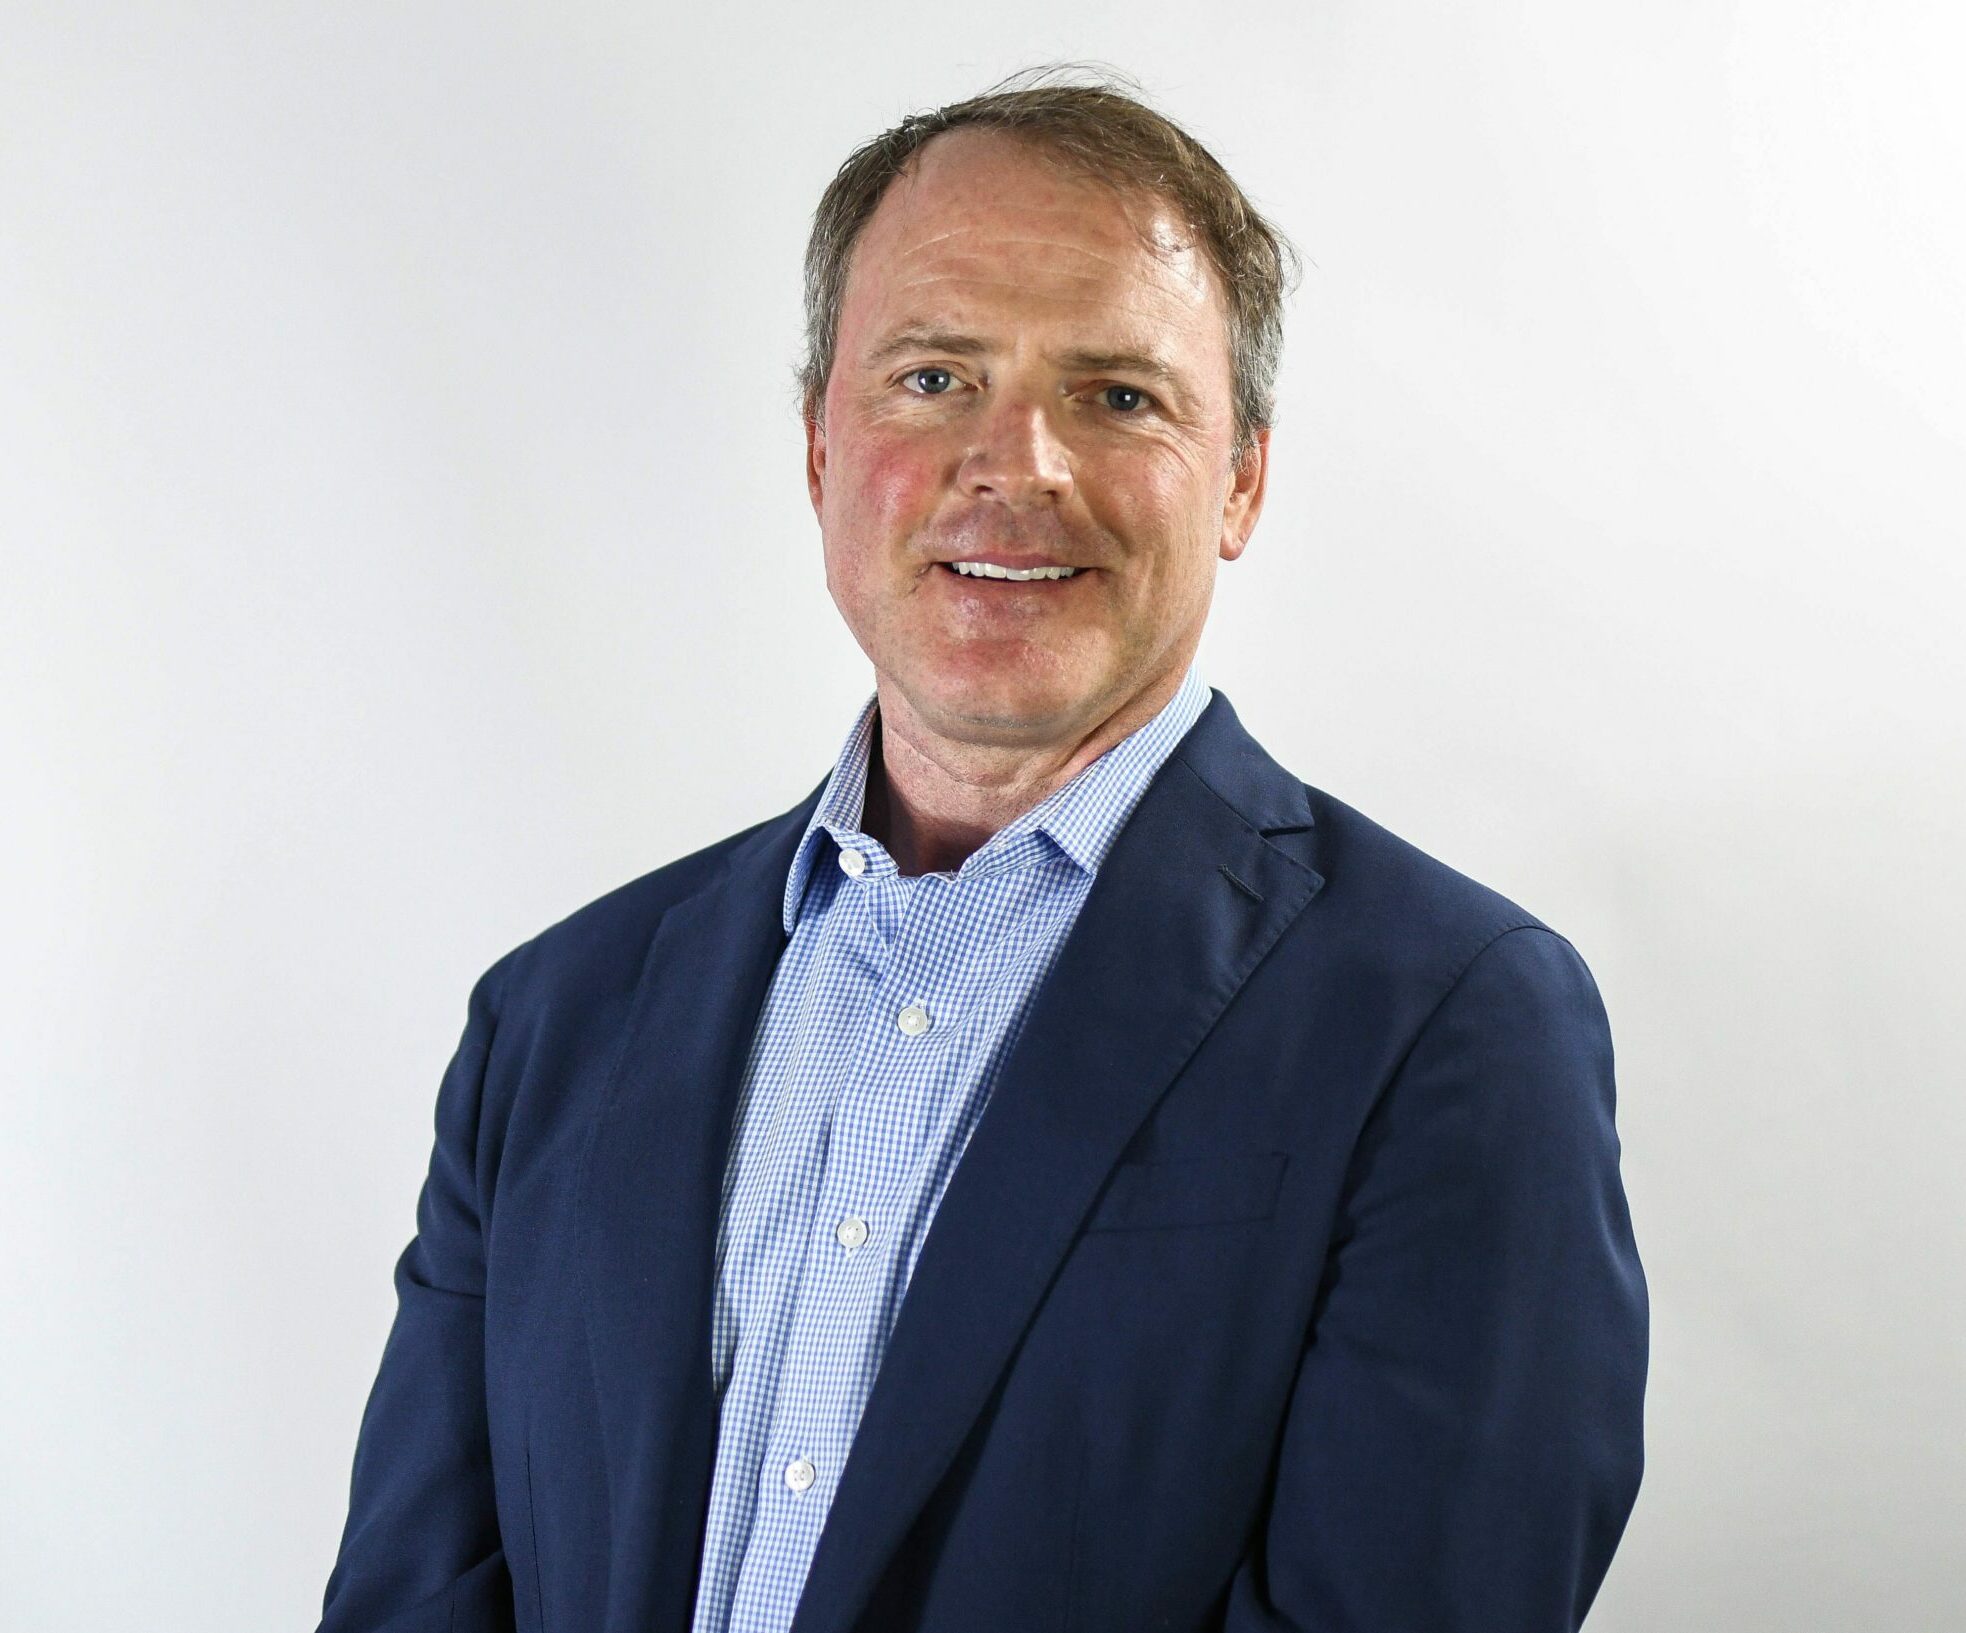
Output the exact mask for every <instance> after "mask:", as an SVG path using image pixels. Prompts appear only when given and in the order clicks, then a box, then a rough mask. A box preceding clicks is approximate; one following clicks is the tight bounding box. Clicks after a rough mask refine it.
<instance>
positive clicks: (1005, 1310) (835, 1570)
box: [676, 692, 1324, 1633]
mask: <svg viewBox="0 0 1966 1633" xmlns="http://www.w3.org/2000/svg"><path fill="white" fill-rule="evenodd" d="M1311 825H1312V818H1311V812H1310V806H1309V801H1308V798H1307V796H1306V794H1305V791H1304V787H1303V785H1302V784H1301V783H1299V782H1298V781H1296V779H1294V778H1292V777H1290V776H1289V775H1288V774H1287V773H1286V772H1284V771H1283V770H1282V769H1281V768H1280V767H1279V766H1277V765H1276V763H1275V762H1274V761H1273V760H1271V759H1270V758H1269V756H1268V755H1267V754H1265V753H1264V752H1263V750H1262V749H1261V748H1260V747H1259V746H1258V745H1257V744H1256V742H1255V740H1254V739H1253V738H1251V737H1250V736H1249V734H1248V733H1247V732H1245V731H1244V730H1243V729H1242V726H1241V725H1240V723H1239V722H1238V721H1237V719H1236V716H1235V711H1234V710H1233V709H1231V708H1230V707H1229V704H1228V700H1227V699H1226V698H1224V697H1223V696H1222V695H1221V694H1220V693H1219V692H1218V693H1216V694H1215V697H1214V699H1213V701H1212V702H1211V703H1210V705H1209V707H1208V708H1207V709H1206V710H1205V711H1204V712H1203V714H1202V716H1201V718H1200V719H1199V720H1198V721H1197V722H1196V723H1195V726H1194V728H1193V729H1192V730H1191V731H1190V732H1189V733H1188V735H1187V737H1186V738H1184V739H1183V740H1182V743H1181V744H1180V746H1179V747H1178V748H1177V749H1176V750H1175V752H1174V754H1173V755H1172V756H1171V757H1170V758H1169V759H1168V761H1167V763H1166V764H1165V765H1163V766H1162V768H1161V770H1160V772H1159V773H1158V774H1157V775H1156V777H1155V778H1154V780H1153V782H1152V783H1151V784H1150V785H1149V787H1148V790H1147V793H1146V794H1145V796H1144V797H1143V798H1142V800H1141V802H1140V804H1139V806H1138V807H1137V808H1136V809H1135V811H1134V813H1133V816H1132V818H1131V820H1130V821H1129V822H1128V823H1127V825H1126V826H1125V828H1123V829H1122V830H1121V832H1120V836H1119V838H1118V840H1117V841H1116V842H1115V844H1114V846H1113V848H1112V850H1111V851H1110V852H1109V853H1108V855H1107V857H1106V860H1105V862H1104V863H1103V865H1102V866H1101V867H1100V870H1099V875H1098V878H1097V879H1096V880H1095V881H1094V883H1093V887H1092V890H1091V893H1090V894H1089V895H1088V897H1087V899H1086V902H1085V906H1084V908H1083V909H1082V910H1081V913H1080V916H1079V919H1078V922H1077V923H1076V924H1075V925H1074V926H1073V929H1072V932H1071V934H1070V936H1069V937H1068V938H1067V940H1066V943H1065V946H1064V947H1063V949H1062V950H1061V952H1060V953H1059V956H1058V960H1057V962H1056V964H1054V966H1053V968H1052V971H1051V973H1050V975H1049V977H1048V978H1047V980H1046V981H1045V984H1044V986H1043V987H1042V988H1041V989H1040V991H1039V992H1038V994H1037V995H1036V996H1035V998H1034V999H1033V1001H1032V1009H1031V1013H1030V1016H1029V1019H1028V1022H1027V1024H1026V1027H1025V1030H1024V1032H1023V1034H1022V1036H1021V1037H1020V1038H1019V1040H1018V1042H1017V1044H1016V1045H1015V1047H1014V1048H1013V1050H1012V1052H1011V1054H1010V1056H1009V1057H1008V1058H1007V1059H1006V1060H1005V1062H1004V1066H1003V1069H1002V1072H1001V1075H1000V1076H999V1078H998V1080H997V1083H996V1086H995V1087H994V1089H993V1090H992V1091H991V1097H990V1103H989V1105H988V1107H987V1108H986V1109H985V1111H984V1114H983V1117H982V1119H981V1121H980V1122H979V1123H978V1124H977V1128H976V1132H975V1134H974V1135H973V1136H972V1138H971V1140H970V1143H969V1147H968V1149H967V1150H966V1151H965V1153H964V1155H963V1159H962V1161H961V1162H960V1163H959V1164H958V1165H957V1168H956V1172H955V1174H954V1176H953V1177H952V1178H951V1180H950V1182H949V1187H948V1189H947V1191H946V1192H945V1193H944V1195H943V1200H942V1205H941V1208H940V1209H939V1211H938V1212H937V1214H936V1217H935V1222H934V1224H933V1225H932V1226H931V1227H930V1230H929V1234H928V1238H927V1240H926V1241H925V1242H924V1244H923V1246H922V1251H921V1254H920V1257H919V1258H918V1260H917V1261H916V1266H915V1273H914V1278H913V1280H912V1281H911V1282H910V1284H909V1288H908V1292H907V1295H906V1297H905V1298H904V1299H903V1300H902V1304H901V1311H900V1314H899V1316H898V1317H897V1319H896V1323H895V1328H894V1332H893V1334H892V1336H891V1338H890V1341H889V1344H888V1348H887V1352H886V1354H885V1356H884V1357H883V1360H882V1363H881V1370H880V1374H879V1377H878V1378H877V1380H876V1382H875V1387H874V1391H873V1394H872V1396H871V1397H870V1399H869V1401H868V1404H867V1408H866V1411H865V1413H864V1414H863V1416H862V1418H861V1421H860V1426H859V1429H858V1431H857V1433H856V1435H855V1438H854V1444H853V1450H852V1452H851V1454H850V1455H849V1457H848V1459H847V1465H846V1468H845V1470H844V1471H843V1473H842V1475H841V1482H840V1487H839V1490H838V1491H837V1492H836V1494H835V1496H834V1499H833V1506H832V1509H831V1511H830V1512H829V1514H828V1516H827V1523H826V1527H825V1530H824V1532H823V1533H822V1535H821V1537H820V1540H819V1547H818V1551H817V1553H816V1554H815V1555H814V1558H813V1563H812V1568H811V1571H810V1573H809V1574H808V1576H807V1578H806V1585H805V1592H804V1596H803V1598H802V1599H801V1601H800V1606H799V1612H798V1615H797V1617H796V1619H795V1620H794V1622H793V1633H847V1630H848V1629H850V1628H851V1627H852V1626H853V1624H854V1621H855V1619H856V1618H857V1617H858V1616H859V1614H860V1612H861V1609H862V1607H863V1606H864V1605H865V1603H866V1601H867V1598H868V1596H869V1594H870V1592H871V1591H872V1589H873V1586H874V1583H875V1582H876V1580H877V1579H878V1577H879V1575H880V1572H881V1570H882V1569H883V1567H884V1566H885V1565H886V1563H887V1562H888V1560H889V1559H890V1558H891V1556H892V1555H893V1553H894V1550H895V1549H896V1548H897V1547H898V1546H899V1544H900V1542H901V1541H902V1539H903V1537H904V1536H905V1535H906V1532H907V1529H908V1527H909V1525H910V1523H911V1522H912V1521H913V1520H914V1518H915V1516H916V1515H917V1514H918V1513H919V1512H920V1510H921V1508H922V1505H923V1504H924V1503H925V1502H926V1500H927V1499H928V1496H929V1494H930V1493H931V1492H932V1491H933V1490H934V1488H935V1485H936V1484H937V1482H938V1481H939V1480H940V1479H941V1478H942V1476H943V1474H944V1473H945V1472H946V1471H947V1469H948V1467H949V1465H950V1463H951V1462H952V1461H953V1460H954V1457H955V1455H956V1452H957V1451H958V1449H959V1448H960V1446H961V1443H962V1441H963V1439H964V1438H965V1436H966V1435H967V1434H968V1432H969V1430H970V1429H971V1427H972V1426H973V1425H974V1423H975V1421H976V1419H977V1416H978V1414H979V1413H980V1412H981V1410H982V1407H983V1405H984V1403H985V1401H986V1400H987V1399H988V1397H989V1395H990V1393H991V1390H992V1389H993V1388H994V1386H995V1384H996V1382H997V1380H998V1378H999V1376H1000V1375H1001V1373H1002V1371H1003V1368H1004V1366H1005V1364H1006V1362H1007V1361H1008V1359H1009V1356H1010V1355H1011V1352H1012V1351H1013V1349H1014V1348H1015V1346H1016V1344H1017V1341H1018V1339H1019V1337H1020V1336H1021V1334H1022V1333H1023V1331H1024V1328H1025V1327H1026V1326H1027V1325H1028V1323H1029V1322H1030V1320H1031V1318H1032V1316H1033V1315H1034V1314H1035V1312H1036V1309H1037V1306H1038V1302H1039V1300H1040V1299H1041V1297H1042V1296H1043V1293H1044V1289H1045V1288H1046V1286H1047V1285H1048V1284H1049V1283H1050V1281H1051V1279H1052V1276H1053V1274H1054V1272H1055V1271H1056V1269H1057V1267H1058V1265H1059V1262H1060V1261H1061V1259H1062V1258H1063V1257H1064V1254H1065V1252H1066V1250H1067V1249H1068V1247H1069V1246H1070V1244H1071V1242H1072V1239H1073V1237H1074V1236H1075V1235H1076V1234H1077V1231H1078V1228H1079V1225H1080V1223H1081V1221H1082V1220H1083V1218H1084V1216H1085V1214H1086V1212H1087V1211H1088V1209H1089V1208H1090V1206H1091V1204H1092V1201H1093V1199H1094V1196H1095V1194H1096V1193H1097V1191H1098V1189H1099V1187H1100V1185H1101V1184H1102V1183H1103V1181H1104V1180H1105V1178H1106V1176H1107V1174H1108V1172H1109V1171H1110V1170H1111V1168H1112V1167H1113V1164H1114V1163H1115V1162H1116V1161H1117V1160H1118V1158H1119V1155H1120V1153H1121V1151H1122V1150H1123V1149H1124V1148H1125V1146H1126V1144H1127V1141H1128V1140H1129V1139H1130V1138H1131V1137H1132V1136H1133V1134H1134V1133H1135V1132H1136V1130H1138V1128H1139V1127H1140V1125H1141V1124H1142V1123H1143V1122H1144V1121H1145V1120H1146V1117H1147V1115H1148V1113H1149V1112H1150V1111H1151V1110H1152V1109H1153V1106H1154V1104H1155V1102H1156V1101H1157V1100H1158V1099H1159V1098H1160V1096H1161V1095H1162V1094H1163V1093H1164V1092H1165V1090H1166V1089H1167V1087H1168V1086H1169V1084H1170V1083H1171V1082H1172V1081H1173V1079H1174V1077H1175V1075H1176V1074H1177V1073H1178V1072H1179V1071H1180V1070H1181V1068H1182V1066H1183V1065H1184V1064H1185V1063H1186V1062H1187V1060H1188V1058H1189V1056H1190V1055H1192V1054H1193V1053H1194V1051H1195V1049H1196V1048H1197V1046H1198V1045H1199V1044H1200V1043H1201V1041H1202V1039H1203V1038H1204V1037H1205V1036H1207V1034H1208V1032H1209V1030H1210V1028H1211V1027H1212V1026H1213V1025H1214V1024H1215V1021H1216V1019H1217V1017H1218V1016H1220V1014H1221V1013H1222V1011H1223V1009H1224V1008H1225V1007H1226V1006H1227V1004H1228V1002H1229V1000H1230V999H1231V998H1233V997H1234V996H1235V994H1236V991H1237V989H1238V988H1240V987H1241V986H1242V984H1243V982H1244V981H1245V980H1247V979H1248V977H1249V975H1250V972H1251V971H1252V970H1254V969H1255V968H1256V966H1257V964H1258V963H1259V962H1260V961H1261V959H1262V958H1263V956H1264V955H1265V954H1266V953H1267V952H1268V951H1269V950H1270V948H1271V947H1272V946H1273V945H1275V943H1276V941H1277V939H1278V937H1280V936H1281V935H1282V934H1283V932H1284V931H1285V929H1287V928H1288V927H1289V925H1290V923H1291V922H1292V920H1294V919H1295V918H1296V917H1297V915H1298V914H1299V913H1300V912H1302V911H1303V909H1304V907H1305V905H1306V904H1307V903H1308V902H1309V901H1310V900H1311V898H1312V897H1313V896H1314V895H1315V894H1316V893H1317V891H1318V889H1319V888H1320V887H1321V886H1322V884H1323V882H1324V881H1323V879H1322V878H1321V877H1320V876H1319V875H1318V874H1317V873H1316V872H1314V871H1312V870H1311V869H1310V868H1309V867H1308V866H1307V865H1305V864H1304V863H1303V862H1300V861H1298V860H1296V859H1295V857H1294V856H1292V855H1291V854H1289V853H1288V852H1287V851H1286V849H1285V848H1284V847H1282V846H1279V845H1276V844H1273V843H1271V839H1270V837H1269V836H1272V835H1277V834H1282V833H1286V832H1301V831H1303V830H1306V829H1309V828H1310V827H1311ZM685 1019H686V1017H683V1016H680V1015H679V1016H677V1017H676V1020H677V1024H679V1025H680V1024H682V1023H683V1021H684V1020H685ZM698 1137H699V1138H701V1134H700V1132H699V1134H698Z"/></svg>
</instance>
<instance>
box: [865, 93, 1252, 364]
mask: <svg viewBox="0 0 1966 1633" xmlns="http://www.w3.org/2000/svg"><path fill="white" fill-rule="evenodd" d="M979 303H981V304H990V305H996V306H1003V305H1011V306H1015V307H1016V308H1018V309H1019V310H1020V312H1022V313H1023V314H1025V315H1030V316H1053V317H1072V318H1075V319H1077V320H1080V321H1097V320H1107V321H1112V322H1119V323H1121V324H1123V325H1125V326H1128V327H1133V328H1137V327H1140V326H1141V325H1143V324H1144V325H1145V326H1147V327H1150V328H1152V329H1155V330H1158V331H1161V335H1162V338H1163V339H1173V338H1177V337H1176V336H1174V335H1169V334H1167V333H1166V331H1167V329H1168V328H1170V327H1172V328H1174V329H1176V330H1185V329H1189V328H1193V329H1195V330H1196V331H1197V332H1198V333H1199V334H1204V335H1206V336H1208V337H1209V338H1212V339H1216V340H1218V341H1219V340H1220V339H1221V337H1222V334H1223V331H1222V328H1221V324H1222V321H1223V314H1224V311H1225V305H1224V302H1223V300H1222V296H1221V290H1220V286H1219V280H1218V279H1217V277H1216V275H1215V271H1214V268H1213V266H1212V265H1211V264H1210V262H1209V260H1208V257H1207V256H1206V254H1204V253H1203V251H1202V250H1201V248H1200V246H1199V245H1198V244H1197V243H1196V242H1195V239H1194V234H1193V233H1192V232H1191V231H1190V230H1189V229H1188V227H1187V225H1186V223H1185V222H1184V221H1183V220H1182V218H1181V216H1180V213H1179V211H1178V210H1177V209H1176V208H1175V206H1174V205H1173V204H1172V203H1171V202H1169V201H1168V200H1166V199H1164V198H1161V197H1159V196H1158V195H1155V194H1152V193H1148V192H1144V191H1139V190H1133V191H1121V190H1119V189H1116V188H1114V187H1112V186H1109V185H1107V184H1105V183H1103V182H1101V181H1098V180H1096V179H1094V178H1092V177H1089V176H1085V175H1083V174H1080V173H1078V172H1076V171H1074V170H1072V169H1070V168H1068V167H1066V166H1065V165H1064V164H1062V163H1061V162H1060V161H1059V160H1058V159H1056V158H1055V157H1053V156H1051V155H1048V154H1047V153H1045V152H1044V151H1043V150H1042V149H1040V148H1038V147H1036V146H1035V145H1033V144H1032V143H1030V142H1028V141H1025V140H1022V139H1019V138H1017V137H1014V136H1011V135H1008V134H1006V133H1004V132H1001V131H991V130H957V131H951V132H948V133H946V134H944V135H941V136H938V137H935V138H934V139H932V140H931V141H929V142H927V143H926V144H924V146H923V147H922V148H921V150H920V151H919V152H918V153H917V154H916V155H915V157H914V159H913V161H912V162H911V163H910V165H909V167H908V169H907V170H905V171H904V172H903V173H902V174H901V175H899V176H897V177H896V178H895V180H894V181H893V182H892V183H890V184H889V186H888V189H887V191H886V193H884V194H883V195H882V197H881V201H880V203H879V204H878V205H877V206H876V207H875V209H874V212H873V214H872V215H871V216H870V217H869V218H868V221H867V224H866V226H865V227H864V228H863V229H862V231H861V234H860V237H859V240H858V242H857V243H856V244H855V246H854V250H853V257H852V261H851V263H850V265H849V267H848V275H847V285H846V289H845V292H844V301H843V309H842V312H841V327H842V329H843V330H856V331H865V330H866V329H868V328H869V327H870V326H881V325H885V324H889V323H896V322H907V321H911V320H913V319H914V318H915V317H918V316H920V315H922V313H923V309H931V310H933V311H936V312H938V313H941V314H942V315H946V316H949V317H954V316H956V315H957V312H958V311H959V310H961V309H964V308H966V307H970V306H974V305H976V304H979Z"/></svg>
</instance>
